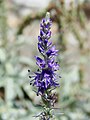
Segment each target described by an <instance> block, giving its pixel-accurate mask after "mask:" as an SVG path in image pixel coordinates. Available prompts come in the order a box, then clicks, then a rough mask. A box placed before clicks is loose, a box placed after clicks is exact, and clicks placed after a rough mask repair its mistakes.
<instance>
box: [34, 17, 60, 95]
mask: <svg viewBox="0 0 90 120" xmlns="http://www.w3.org/2000/svg"><path fill="white" fill-rule="evenodd" d="M51 25H52V21H51V19H50V18H49V17H46V18H44V19H43V20H42V22H41V24H40V35H39V36H38V50H39V52H40V53H41V55H42V56H43V59H42V58H40V57H37V56H36V57H35V59H36V64H37V65H38V67H39V71H37V72H35V76H34V77H33V79H34V81H33V85H34V86H36V88H37V93H40V94H44V93H45V91H47V90H48V89H51V88H53V87H57V86H59V84H58V82H57V81H56V80H57V77H56V76H57V74H56V71H57V70H58V69H59V65H58V63H57V62H55V57H56V56H57V53H58V50H56V48H55V45H54V46H52V42H50V41H49V39H50V37H51V30H50V28H51Z"/></svg>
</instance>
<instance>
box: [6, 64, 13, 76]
mask: <svg viewBox="0 0 90 120" xmlns="http://www.w3.org/2000/svg"><path fill="white" fill-rule="evenodd" d="M5 69H6V73H7V74H8V75H13V74H14V73H15V70H14V67H13V65H12V64H11V63H9V62H6V64H5Z"/></svg>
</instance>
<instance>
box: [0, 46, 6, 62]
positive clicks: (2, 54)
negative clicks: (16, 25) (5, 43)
mask: <svg viewBox="0 0 90 120" xmlns="http://www.w3.org/2000/svg"><path fill="white" fill-rule="evenodd" d="M5 60H6V51H5V49H3V48H0V61H1V62H4V61H5Z"/></svg>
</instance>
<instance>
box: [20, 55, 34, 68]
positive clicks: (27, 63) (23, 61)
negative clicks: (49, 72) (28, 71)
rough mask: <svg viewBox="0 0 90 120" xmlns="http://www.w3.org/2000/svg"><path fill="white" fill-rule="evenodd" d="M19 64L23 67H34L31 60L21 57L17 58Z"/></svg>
mask: <svg viewBox="0 0 90 120" xmlns="http://www.w3.org/2000/svg"><path fill="white" fill-rule="evenodd" d="M19 62H20V63H22V64H25V65H30V66H31V67H33V66H34V65H35V62H34V61H33V59H31V58H28V57H24V56H21V57H20V58H19Z"/></svg>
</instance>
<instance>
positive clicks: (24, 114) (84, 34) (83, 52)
mask: <svg viewBox="0 0 90 120" xmlns="http://www.w3.org/2000/svg"><path fill="white" fill-rule="evenodd" d="M6 5H7V1H5V0H2V1H0V119H1V120H5V119H6V120H7V119H9V120H12V119H14V120H28V119H32V118H33V117H32V116H33V115H32V114H33V113H34V114H35V113H36V112H37V111H38V112H39V111H40V109H41V107H40V106H39V105H36V103H39V102H35V101H34V99H35V94H33V92H31V91H32V90H31V87H30V86H29V85H28V83H29V82H28V80H27V74H28V73H27V69H28V68H29V67H30V68H31V69H32V70H33V71H34V70H35V64H34V62H33V59H32V58H31V57H28V56H26V55H24V53H21V51H22V48H23V49H24V47H25V46H26V47H27V46H30V45H32V40H30V39H31V38H30V39H29V40H26V38H23V36H24V35H23V31H24V28H26V27H27V26H28V25H31V23H33V22H34V21H36V20H41V19H42V18H43V17H44V16H45V14H46V11H49V12H50V13H51V19H52V20H53V23H55V24H56V26H57V33H56V35H55V37H54V39H56V40H57V41H55V42H56V43H55V44H57V47H58V49H60V56H58V60H59V59H60V60H61V59H63V60H61V61H60V64H61V65H62V66H61V68H62V73H61V74H62V81H61V87H60V88H59V89H58V91H57V92H58V94H57V96H58V104H57V106H59V107H60V108H63V109H64V115H62V116H61V115H59V114H58V116H57V120H76V119H78V120H79V119H81V120H82V119H85V120H89V119H90V95H89V94H90V89H89V87H88V84H89V82H88V81H87V79H86V77H85V76H86V74H88V73H87V72H88V71H89V70H88V71H86V67H87V66H89V65H90V64H89V59H90V58H89V54H90V48H89V41H88V40H89V29H88V20H87V19H86V16H85V14H84V11H83V4H80V3H77V5H76V6H75V5H74V2H71V3H70V4H69V9H67V8H66V5H65V2H64V0H56V1H54V0H53V2H51V3H50V4H49V5H48V7H47V8H46V9H44V10H42V11H41V12H40V13H39V12H37V13H36V14H34V13H33V15H32V14H30V15H28V16H27V17H26V18H24V19H22V23H21V24H20V26H18V30H17V31H16V32H17V34H16V35H15V34H13V31H12V29H11V28H9V27H8V24H7V15H8V11H9V10H8V8H7V6H6ZM11 31H12V32H11ZM11 34H13V36H14V39H12V37H11V36H10V35H11ZM72 36H73V37H74V41H73V40H72ZM24 39H25V40H24ZM72 41H73V42H72ZM72 43H73V44H72ZM72 48H73V49H72ZM23 51H25V49H24V50H23ZM32 53H34V52H32ZM35 54H36V53H34V55H35ZM62 86H63V87H62ZM59 98H60V99H59ZM34 106H38V107H34ZM30 108H32V109H30ZM19 113H21V114H19ZM33 119H34V118H33Z"/></svg>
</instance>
